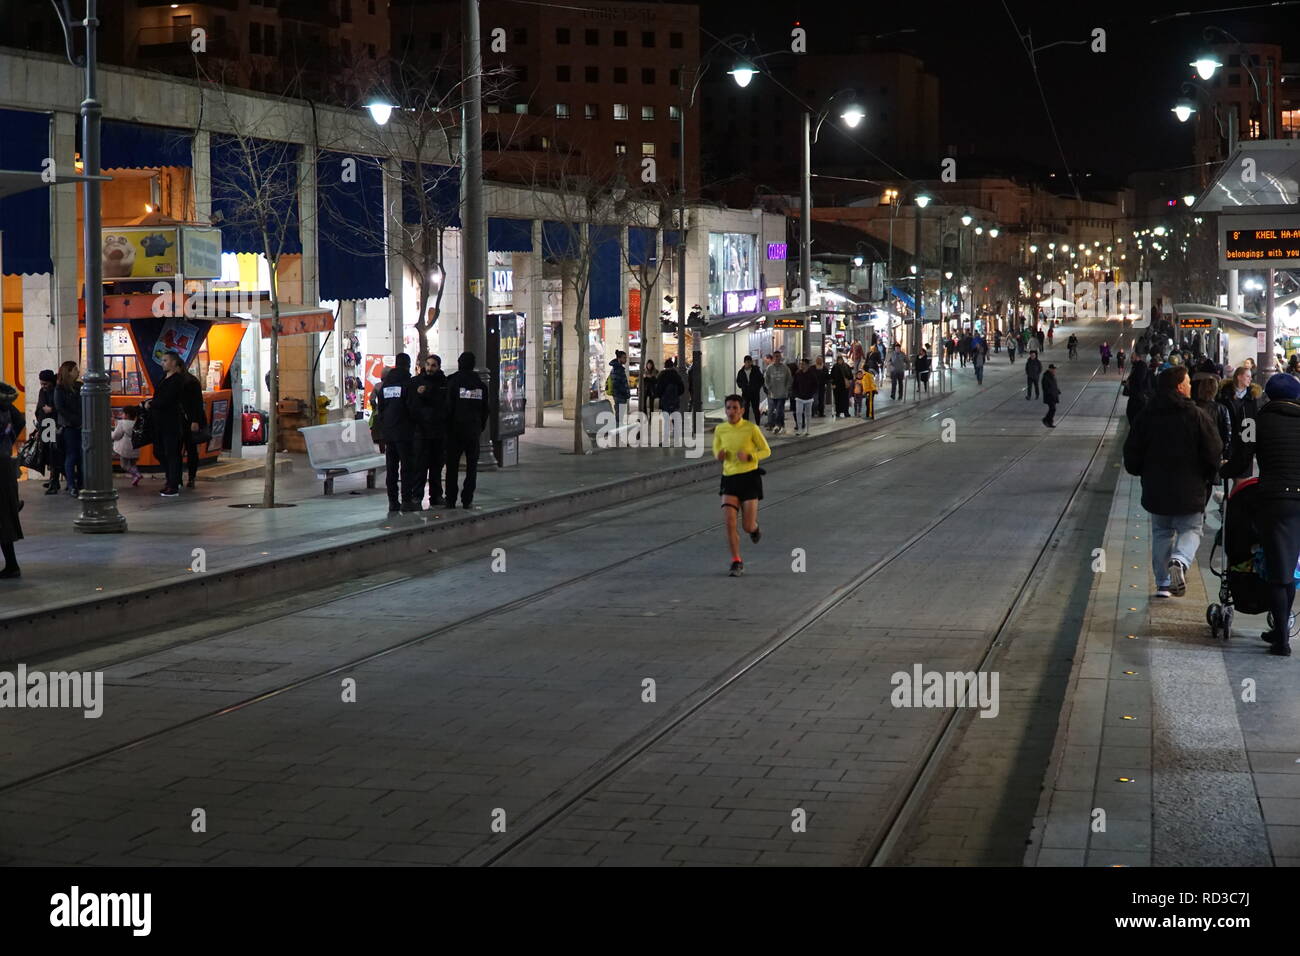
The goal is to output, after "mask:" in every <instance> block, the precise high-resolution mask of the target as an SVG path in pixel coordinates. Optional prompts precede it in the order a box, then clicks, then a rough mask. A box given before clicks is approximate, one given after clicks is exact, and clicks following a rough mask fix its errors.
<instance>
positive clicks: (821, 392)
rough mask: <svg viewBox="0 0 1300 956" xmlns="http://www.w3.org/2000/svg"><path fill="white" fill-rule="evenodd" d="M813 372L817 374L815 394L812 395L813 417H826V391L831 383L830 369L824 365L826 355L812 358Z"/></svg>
mask: <svg viewBox="0 0 1300 956" xmlns="http://www.w3.org/2000/svg"><path fill="white" fill-rule="evenodd" d="M812 371H813V374H814V375H816V376H817V394H816V395H814V396H813V411H812V413H813V418H825V417H826V391H827V389H829V388H830V384H831V370H830V369H828V368H827V367H826V357H825V356H823V355H819V356H817V357H816V358H815V359H813V364H812Z"/></svg>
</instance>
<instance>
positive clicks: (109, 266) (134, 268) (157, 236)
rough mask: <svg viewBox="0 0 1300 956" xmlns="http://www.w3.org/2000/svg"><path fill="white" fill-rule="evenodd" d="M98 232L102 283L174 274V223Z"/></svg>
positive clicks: (175, 248) (104, 229)
mask: <svg viewBox="0 0 1300 956" xmlns="http://www.w3.org/2000/svg"><path fill="white" fill-rule="evenodd" d="M100 235H101V248H100V262H101V265H102V266H103V271H104V281H105V282H111V281H113V280H114V279H156V278H158V277H159V276H174V275H176V263H177V260H178V255H177V253H178V248H177V236H176V227H175V226H163V227H158V226H105V227H104V228H103V229H101V230H100ZM218 274H220V273H218Z"/></svg>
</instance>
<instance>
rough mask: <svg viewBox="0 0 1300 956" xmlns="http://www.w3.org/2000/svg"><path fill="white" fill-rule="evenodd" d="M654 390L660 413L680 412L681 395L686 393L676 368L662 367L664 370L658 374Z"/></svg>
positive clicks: (684, 385)
mask: <svg viewBox="0 0 1300 956" xmlns="http://www.w3.org/2000/svg"><path fill="white" fill-rule="evenodd" d="M655 389H656V392H657V397H658V398H659V408H660V410H661V411H665V412H669V413H672V412H676V411H680V410H681V407H682V395H683V394H685V392H686V383H685V382H684V381H682V376H681V373H680V372H678V371H677V368H676V366H673V365H665V366H664V370H663V371H662V372H660V373H659V381H658V382H657V383H656V385H655Z"/></svg>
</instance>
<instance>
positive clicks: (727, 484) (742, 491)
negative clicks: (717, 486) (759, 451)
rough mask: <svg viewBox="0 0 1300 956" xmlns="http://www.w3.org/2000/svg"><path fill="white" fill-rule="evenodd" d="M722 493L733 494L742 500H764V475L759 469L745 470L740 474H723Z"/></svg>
mask: <svg viewBox="0 0 1300 956" xmlns="http://www.w3.org/2000/svg"><path fill="white" fill-rule="evenodd" d="M719 494H722V495H731V496H733V497H735V498H738V499H740V500H741V501H762V500H763V476H762V475H760V474H759V473H758V469H757V468H755V469H754V470H753V471H743V472H741V473H740V474H738V475H723V476H722V490H721V491H720V492H719Z"/></svg>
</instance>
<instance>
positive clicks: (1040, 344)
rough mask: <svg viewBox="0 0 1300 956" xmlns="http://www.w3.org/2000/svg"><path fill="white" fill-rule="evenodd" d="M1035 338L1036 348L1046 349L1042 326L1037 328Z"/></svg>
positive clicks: (1045, 338)
mask: <svg viewBox="0 0 1300 956" xmlns="http://www.w3.org/2000/svg"><path fill="white" fill-rule="evenodd" d="M1037 338H1038V350H1039V351H1040V352H1043V351H1046V349H1047V337H1046V336H1045V335H1044V334H1043V330H1042V328H1039V330H1038V333H1037Z"/></svg>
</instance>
